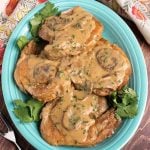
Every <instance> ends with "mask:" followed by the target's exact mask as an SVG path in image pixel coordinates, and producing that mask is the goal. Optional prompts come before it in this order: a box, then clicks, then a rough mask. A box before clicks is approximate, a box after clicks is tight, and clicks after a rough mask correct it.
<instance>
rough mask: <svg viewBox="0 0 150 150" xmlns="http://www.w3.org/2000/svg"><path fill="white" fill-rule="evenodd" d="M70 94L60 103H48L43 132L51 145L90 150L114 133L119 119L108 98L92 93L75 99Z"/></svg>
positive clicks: (44, 112) (41, 129)
mask: <svg viewBox="0 0 150 150" xmlns="http://www.w3.org/2000/svg"><path fill="white" fill-rule="evenodd" d="M78 92H79V91H78ZM80 92H81V91H80ZM70 93H72V92H70V91H69V95H68V94H66V95H65V96H64V97H63V99H61V100H60V101H57V102H52V103H47V105H46V106H45V107H44V108H43V110H42V113H41V119H42V121H41V125H40V131H41V135H42V137H43V138H44V139H45V140H46V141H47V142H48V143H49V144H52V145H68V146H86V147H87V146H92V145H95V144H96V143H99V142H101V141H103V140H104V139H106V138H107V137H109V136H111V135H112V134H113V133H114V131H115V129H116V128H117V127H118V126H119V124H120V120H118V119H117V118H116V117H115V111H114V110H113V109H109V108H108V105H107V100H106V98H104V97H98V96H96V95H92V94H90V95H86V96H85V97H84V98H83V99H79V98H78V96H77V98H76V99H72V98H74V94H73V95H71V94H70ZM79 95H84V94H81V93H80V94H79ZM69 97H70V99H68V98H69Z"/></svg>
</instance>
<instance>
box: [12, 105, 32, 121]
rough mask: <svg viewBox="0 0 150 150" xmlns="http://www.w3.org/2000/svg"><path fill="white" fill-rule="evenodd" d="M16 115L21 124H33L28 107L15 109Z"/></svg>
mask: <svg viewBox="0 0 150 150" xmlns="http://www.w3.org/2000/svg"><path fill="white" fill-rule="evenodd" d="M14 113H15V115H16V117H17V118H18V119H20V121H21V122H26V123H27V122H32V121H33V118H32V117H31V116H30V112H29V109H28V107H17V108H15V109H14Z"/></svg>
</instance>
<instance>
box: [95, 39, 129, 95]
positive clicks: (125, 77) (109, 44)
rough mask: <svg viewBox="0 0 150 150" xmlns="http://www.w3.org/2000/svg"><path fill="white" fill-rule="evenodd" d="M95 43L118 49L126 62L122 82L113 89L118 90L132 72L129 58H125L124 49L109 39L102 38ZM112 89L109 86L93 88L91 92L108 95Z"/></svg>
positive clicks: (102, 46)
mask: <svg viewBox="0 0 150 150" xmlns="http://www.w3.org/2000/svg"><path fill="white" fill-rule="evenodd" d="M97 45H100V46H101V48H105V47H106V48H107V47H111V48H112V50H114V51H119V53H120V54H121V55H123V56H124V59H125V61H126V64H128V68H127V69H126V70H125V75H124V78H123V82H121V83H120V85H119V86H118V87H117V88H116V89H115V90H120V89H121V88H122V87H123V86H125V85H126V84H127V83H128V81H129V78H130V76H131V74H132V67H131V63H130V61H129V59H128V58H127V56H126V54H125V53H124V51H123V50H122V49H121V48H120V47H118V46H117V45H115V44H111V43H110V42H109V41H107V40H105V39H103V38H102V39H101V40H100V41H99V42H98V43H97ZM113 91H114V89H111V88H103V89H97V88H95V89H93V92H94V93H95V94H97V95H100V96H107V95H110V94H111V93H112V92H113Z"/></svg>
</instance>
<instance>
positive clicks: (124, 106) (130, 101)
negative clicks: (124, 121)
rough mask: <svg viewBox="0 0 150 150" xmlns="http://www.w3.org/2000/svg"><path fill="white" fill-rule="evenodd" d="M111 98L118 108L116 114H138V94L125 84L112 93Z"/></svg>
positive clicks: (126, 115) (121, 115)
mask: <svg viewBox="0 0 150 150" xmlns="http://www.w3.org/2000/svg"><path fill="white" fill-rule="evenodd" d="M110 99H111V100H112V101H113V106H114V107H115V108H116V114H117V115H118V116H120V117H122V118H133V117H134V116H135V115H137V112H138V105H137V102H138V101H137V95H136V92H135V91H134V90H133V89H131V88H129V87H127V86H125V87H124V88H123V89H122V90H120V91H115V92H113V93H112V94H111V96H110Z"/></svg>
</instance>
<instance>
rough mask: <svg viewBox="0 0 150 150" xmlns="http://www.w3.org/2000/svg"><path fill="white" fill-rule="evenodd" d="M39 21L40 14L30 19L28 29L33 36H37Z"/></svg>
mask: <svg viewBox="0 0 150 150" xmlns="http://www.w3.org/2000/svg"><path fill="white" fill-rule="evenodd" d="M41 22H42V16H41V15H36V16H35V17H34V18H33V19H31V20H30V25H31V29H30V31H31V34H32V36H33V37H36V36H37V34H38V30H39V26H40V24H41Z"/></svg>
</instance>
